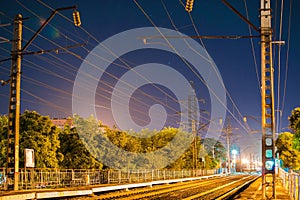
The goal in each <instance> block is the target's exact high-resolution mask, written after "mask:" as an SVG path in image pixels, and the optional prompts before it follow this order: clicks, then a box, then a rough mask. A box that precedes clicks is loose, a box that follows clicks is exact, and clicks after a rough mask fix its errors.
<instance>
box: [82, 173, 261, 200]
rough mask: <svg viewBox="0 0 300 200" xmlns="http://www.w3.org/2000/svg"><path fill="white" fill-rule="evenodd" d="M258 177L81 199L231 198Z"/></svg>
mask: <svg viewBox="0 0 300 200" xmlns="http://www.w3.org/2000/svg"><path fill="white" fill-rule="evenodd" d="M257 178H258V176H252V175H232V176H226V177H215V178H211V179H205V180H197V181H191V182H180V183H174V184H168V185H159V186H154V187H147V188H137V189H132V190H128V191H125V190H122V191H116V192H109V193H99V194H97V195H95V196H94V197H86V198H80V199H102V200H108V199H123V200H125V199H126V200H134V199H153V200H154V199H155V200H156V199H162V200H168V199H171V200H174V199H185V200H191V199H229V198H231V197H232V196H234V195H235V194H236V193H238V192H240V191H241V190H243V187H246V186H247V185H249V184H250V183H252V182H253V181H254V180H256V179H257Z"/></svg>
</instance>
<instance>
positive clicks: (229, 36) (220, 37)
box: [138, 35, 260, 40]
mask: <svg viewBox="0 0 300 200" xmlns="http://www.w3.org/2000/svg"><path fill="white" fill-rule="evenodd" d="M156 38H174V39H178V38H201V39H247V38H260V35H192V36H179V35H178V36H175V35H174V36H160V35H155V36H141V37H138V39H142V40H145V39H156Z"/></svg>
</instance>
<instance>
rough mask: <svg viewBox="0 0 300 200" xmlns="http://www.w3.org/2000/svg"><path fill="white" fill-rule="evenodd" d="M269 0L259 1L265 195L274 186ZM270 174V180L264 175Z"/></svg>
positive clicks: (272, 72) (273, 195)
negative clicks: (268, 188)
mask: <svg viewBox="0 0 300 200" xmlns="http://www.w3.org/2000/svg"><path fill="white" fill-rule="evenodd" d="M270 4H271V0H261V1H260V24H261V27H260V33H261V84H262V85H261V99H262V101H261V102H262V103H261V109H262V195H263V198H266V197H267V194H266V190H267V189H266V187H269V186H272V190H273V193H272V197H273V198H276V191H275V190H276V187H275V180H276V175H275V137H274V131H275V118H274V110H275V109H274V68H273V60H272V27H271V18H272V15H271V5H270ZM268 174H271V177H272V178H271V179H272V181H269V182H267V179H266V176H267V175H268Z"/></svg>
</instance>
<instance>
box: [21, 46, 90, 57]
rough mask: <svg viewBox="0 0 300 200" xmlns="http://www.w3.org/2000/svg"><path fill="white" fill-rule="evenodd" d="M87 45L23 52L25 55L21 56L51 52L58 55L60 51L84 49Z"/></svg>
mask: <svg viewBox="0 0 300 200" xmlns="http://www.w3.org/2000/svg"><path fill="white" fill-rule="evenodd" d="M85 45H86V43H81V44H75V45H70V46H65V47H60V48H55V49H48V50H40V51H29V52H23V53H20V55H32V54H44V53H49V52H56V53H58V51H59V50H66V49H72V48H76V47H82V46H85Z"/></svg>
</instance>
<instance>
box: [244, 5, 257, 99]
mask: <svg viewBox="0 0 300 200" xmlns="http://www.w3.org/2000/svg"><path fill="white" fill-rule="evenodd" d="M244 5H245V11H246V18H247V19H248V20H249V12H248V6H247V2H246V0H244ZM248 29H249V35H250V36H252V29H251V27H250V25H248ZM250 41H251V49H252V56H253V61H254V67H255V73H256V78H257V82H258V90H259V92H260V94H261V83H260V78H259V73H258V65H257V60H256V54H255V48H254V43H253V38H250Z"/></svg>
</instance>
